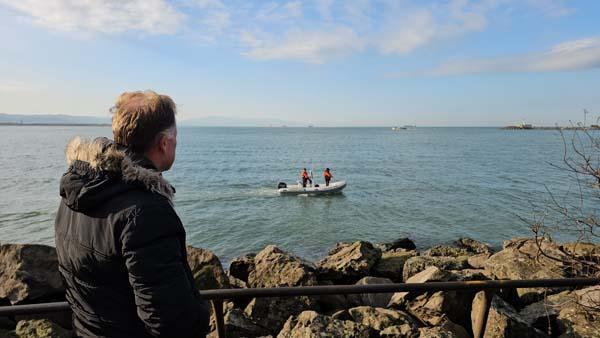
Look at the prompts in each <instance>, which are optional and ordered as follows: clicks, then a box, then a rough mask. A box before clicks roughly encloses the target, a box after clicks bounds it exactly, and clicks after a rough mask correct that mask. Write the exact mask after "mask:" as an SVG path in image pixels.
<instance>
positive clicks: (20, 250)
mask: <svg viewBox="0 0 600 338" xmlns="http://www.w3.org/2000/svg"><path fill="white" fill-rule="evenodd" d="M64 292H65V286H64V284H63V281H62V278H61V276H60V274H59V272H58V259H57V255H56V249H55V248H53V247H50V246H47V245H34V244H3V245H1V246H0V298H6V299H8V300H9V301H10V302H11V303H12V304H17V303H21V302H24V301H27V302H31V301H36V300H40V299H52V298H61V297H62V296H63V294H64Z"/></svg>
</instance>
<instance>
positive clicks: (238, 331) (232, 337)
mask: <svg viewBox="0 0 600 338" xmlns="http://www.w3.org/2000/svg"><path fill="white" fill-rule="evenodd" d="M224 322H225V331H226V332H227V337H229V338H242V337H259V336H266V335H268V334H269V333H270V332H269V331H268V330H267V329H265V328H263V327H262V326H260V325H257V324H256V323H254V322H253V321H252V320H250V319H249V318H248V317H246V315H244V313H243V312H242V311H241V310H240V309H236V308H232V309H229V311H227V313H226V314H225V318H224ZM208 337H209V338H216V337H217V333H216V331H215V332H212V333H211V334H209V335H208Z"/></svg>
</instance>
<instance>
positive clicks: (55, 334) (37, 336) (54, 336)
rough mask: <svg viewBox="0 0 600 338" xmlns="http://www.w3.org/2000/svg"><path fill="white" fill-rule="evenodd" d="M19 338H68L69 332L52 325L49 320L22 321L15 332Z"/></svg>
mask: <svg viewBox="0 0 600 338" xmlns="http://www.w3.org/2000/svg"><path fill="white" fill-rule="evenodd" d="M15 333H16V335H17V336H18V337H19V338H69V337H71V331H68V330H65V329H63V328H62V327H60V326H58V325H56V324H54V323H52V322H51V321H49V320H45V319H38V320H22V321H20V322H19V323H17V328H16V330H15Z"/></svg>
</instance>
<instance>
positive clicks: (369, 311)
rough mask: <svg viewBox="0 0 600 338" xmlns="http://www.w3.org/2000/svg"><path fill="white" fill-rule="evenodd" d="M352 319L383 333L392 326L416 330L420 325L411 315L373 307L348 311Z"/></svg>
mask: <svg viewBox="0 0 600 338" xmlns="http://www.w3.org/2000/svg"><path fill="white" fill-rule="evenodd" d="M348 312H350V316H352V319H353V320H354V321H355V322H357V323H360V324H362V325H365V326H368V327H370V328H372V329H374V330H377V331H381V330H384V329H385V328H387V327H390V326H401V325H408V326H410V327H411V329H412V330H416V329H417V328H418V327H419V325H418V323H417V321H415V320H414V319H413V318H412V317H411V316H410V315H408V314H407V313H405V312H402V311H398V310H390V309H384V308H378V307H371V306H359V307H355V308H352V309H350V310H348Z"/></svg>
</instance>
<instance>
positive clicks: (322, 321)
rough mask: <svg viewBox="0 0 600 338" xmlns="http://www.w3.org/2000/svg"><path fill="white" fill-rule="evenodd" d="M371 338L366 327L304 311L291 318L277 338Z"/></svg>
mask: <svg viewBox="0 0 600 338" xmlns="http://www.w3.org/2000/svg"><path fill="white" fill-rule="evenodd" d="M321 337H340V338H342V337H344V338H369V337H370V329H369V328H368V327H366V326H364V325H361V324H358V323H355V322H352V321H349V320H337V319H333V318H331V317H329V316H324V315H320V314H318V313H316V312H314V311H304V312H302V313H301V314H299V315H298V316H297V317H290V318H289V319H288V320H287V322H286V323H285V325H284V326H283V329H282V330H281V332H279V334H278V335H277V338H321Z"/></svg>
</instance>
